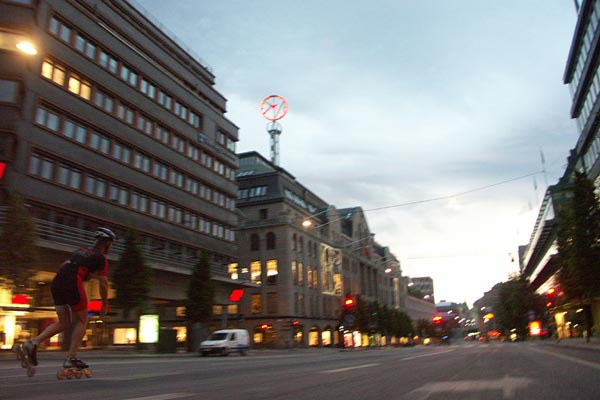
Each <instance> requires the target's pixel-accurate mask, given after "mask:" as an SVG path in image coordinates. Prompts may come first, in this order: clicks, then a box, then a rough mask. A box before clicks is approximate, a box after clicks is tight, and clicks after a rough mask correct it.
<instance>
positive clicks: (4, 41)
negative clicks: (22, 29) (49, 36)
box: [0, 29, 38, 56]
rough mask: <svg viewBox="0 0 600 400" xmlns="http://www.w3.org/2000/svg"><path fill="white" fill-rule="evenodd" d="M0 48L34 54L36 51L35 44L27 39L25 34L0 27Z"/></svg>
mask: <svg viewBox="0 0 600 400" xmlns="http://www.w3.org/2000/svg"><path fill="white" fill-rule="evenodd" d="M0 49H1V50H9V51H16V50H18V51H19V52H21V53H23V54H26V55H30V56H34V55H36V54H37V53H38V51H37V48H36V47H35V44H33V42H32V41H31V40H29V39H28V38H27V37H26V36H24V35H22V34H20V33H16V32H10V31H6V30H1V29H0Z"/></svg>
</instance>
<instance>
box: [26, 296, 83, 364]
mask: <svg viewBox="0 0 600 400" xmlns="http://www.w3.org/2000/svg"><path fill="white" fill-rule="evenodd" d="M56 315H58V321H57V322H55V323H53V324H51V325H49V326H48V327H47V328H46V329H44V331H43V332H42V333H40V334H39V335H37V336H36V337H34V338H33V339H31V340H30V341H29V342H26V343H24V344H23V349H24V350H25V352H26V353H27V357H28V358H29V360H30V361H31V363H32V364H33V365H38V361H37V346H38V344H39V343H41V342H43V341H44V340H46V339H50V338H51V337H52V336H54V335H56V334H57V333H60V332H63V331H65V330H66V329H67V328H68V327H69V326H70V325H71V309H70V307H69V306H68V305H60V306H56Z"/></svg>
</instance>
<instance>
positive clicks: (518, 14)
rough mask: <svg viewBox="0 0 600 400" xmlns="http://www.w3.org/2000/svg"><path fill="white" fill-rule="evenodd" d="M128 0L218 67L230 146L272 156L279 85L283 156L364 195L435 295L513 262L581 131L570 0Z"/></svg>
mask: <svg viewBox="0 0 600 400" xmlns="http://www.w3.org/2000/svg"><path fill="white" fill-rule="evenodd" d="M137 4H138V5H140V6H141V7H142V8H144V9H145V10H146V11H147V12H149V13H150V14H151V15H153V16H154V18H156V19H157V20H158V21H159V22H160V23H161V24H163V25H164V27H166V29H167V30H168V31H170V32H171V33H172V34H174V35H175V36H176V37H177V39H178V40H179V41H181V42H183V43H184V44H185V45H186V46H188V47H189V48H190V49H192V50H193V52H194V53H195V54H197V55H199V57H201V59H202V60H203V62H204V63H206V64H208V65H209V66H210V67H211V68H212V71H213V73H214V74H215V76H216V85H215V88H216V90H217V91H218V92H220V93H221V94H222V95H223V96H225V98H227V114H226V117H227V118H228V119H229V120H231V121H232V122H233V123H234V124H235V125H237V126H238V127H239V142H238V143H237V151H238V152H245V151H258V152H259V153H261V154H262V155H264V156H265V157H267V158H269V157H270V152H269V151H270V150H269V141H270V138H269V135H268V133H267V131H266V125H267V121H266V120H265V119H263V117H262V115H261V113H260V111H259V104H260V102H261V100H262V99H263V98H265V97H267V96H269V95H273V94H276V95H281V96H283V97H285V98H286V99H287V101H288V104H289V111H288V114H287V115H286V116H285V117H284V118H283V119H281V120H280V121H279V122H280V123H281V125H282V127H283V133H282V134H281V137H280V165H281V167H283V168H285V169H286V170H287V171H288V172H290V173H291V174H292V175H294V176H295V177H296V179H297V180H298V181H299V182H300V183H301V184H303V185H304V186H306V187H307V188H308V189H309V190H311V191H313V192H314V193H315V194H317V195H318V196H319V197H320V198H321V199H323V200H324V201H326V202H328V203H329V204H332V205H334V206H335V207H336V208H346V207H354V206H360V207H362V208H363V210H365V212H366V217H367V221H368V224H369V229H370V230H371V232H372V233H375V240H376V241H377V242H378V243H379V244H381V245H384V246H388V247H389V248H390V250H391V251H392V252H393V253H394V254H395V255H396V256H397V257H398V258H399V260H400V261H401V266H402V273H403V275H405V276H410V277H421V276H430V277H431V278H432V279H433V281H434V290H435V299H436V301H442V300H446V301H455V302H463V301H466V302H467V303H468V304H469V305H472V303H473V302H474V301H475V300H477V299H479V298H481V297H482V296H483V295H484V293H485V292H486V291H488V290H490V289H491V288H492V287H493V286H494V285H495V284H496V283H498V282H502V281H506V280H507V279H508V276H509V275H510V274H514V273H517V272H518V270H519V264H518V246H519V245H525V244H527V243H528V242H529V237H530V235H531V233H532V229H533V226H534V223H535V219H536V217H537V212H538V210H539V206H540V203H541V200H542V197H543V194H544V191H545V189H546V187H547V185H552V184H554V183H556V182H557V181H558V178H559V177H560V176H562V173H563V172H564V167H565V165H566V160H567V156H568V153H569V150H570V149H572V148H573V147H574V146H575V144H576V141H577V138H578V130H577V125H576V123H575V121H574V120H572V119H570V117H569V110H570V106H571V103H570V92H569V89H568V87H567V86H566V85H564V84H563V73H564V69H565V65H566V60H567V56H568V53H569V48H570V44H571V39H572V35H573V32H574V28H575V23H576V11H575V7H574V4H573V1H570V0H527V1H523V0H505V1H501V2H500V1H498V2H492V1H481V0H453V1H448V0H431V1H416V0H415V1H409V0H375V1H371V2H364V1H358V0H329V1H322V0H303V1H297V0H280V1H277V2H273V1H265V0H252V1H248V0H235V1H234V0H220V1H209V0H177V1H171V2H165V1H164V0H137ZM436 199H438V200H436Z"/></svg>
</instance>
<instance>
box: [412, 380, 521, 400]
mask: <svg viewBox="0 0 600 400" xmlns="http://www.w3.org/2000/svg"><path fill="white" fill-rule="evenodd" d="M531 382H532V380H531V379H529V378H512V377H509V376H505V377H504V378H500V379H489V380H479V381H476V380H465V381H444V382H434V383H428V384H426V385H423V386H421V387H420V388H417V389H415V390H413V391H412V392H410V393H408V395H407V399H413V400H425V399H427V398H429V396H430V395H432V394H437V393H460V392H462V393H473V392H478V391H481V392H485V391H488V390H502V397H503V398H505V399H512V398H514V396H515V392H516V390H517V389H524V388H526V387H527V386H529V385H530V384H531Z"/></svg>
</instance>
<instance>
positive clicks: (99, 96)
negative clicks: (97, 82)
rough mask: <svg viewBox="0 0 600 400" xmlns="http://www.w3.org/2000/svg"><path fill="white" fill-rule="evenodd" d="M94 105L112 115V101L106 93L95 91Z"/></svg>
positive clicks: (113, 102)
mask: <svg viewBox="0 0 600 400" xmlns="http://www.w3.org/2000/svg"><path fill="white" fill-rule="evenodd" d="M94 104H95V105H97V106H98V107H100V108H102V109H103V110H104V111H106V112H108V113H110V114H112V113H113V111H114V104H115V101H114V99H113V98H112V97H111V96H109V95H107V94H106V93H103V92H101V91H100V90H96V91H95V92H94Z"/></svg>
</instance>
